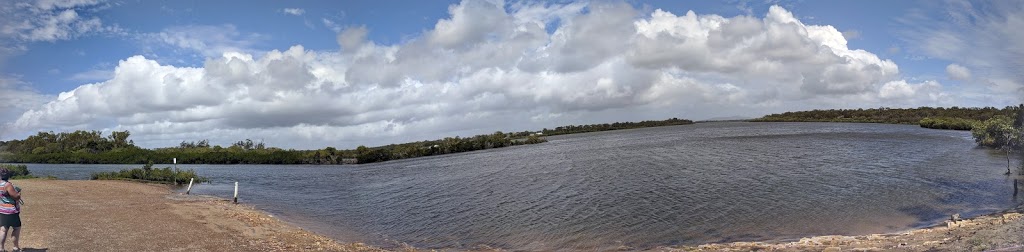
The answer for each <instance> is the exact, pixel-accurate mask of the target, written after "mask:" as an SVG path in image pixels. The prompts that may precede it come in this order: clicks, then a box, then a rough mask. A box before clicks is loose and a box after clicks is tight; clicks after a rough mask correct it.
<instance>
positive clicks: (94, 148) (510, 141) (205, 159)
mask: <svg viewBox="0 0 1024 252" xmlns="http://www.w3.org/2000/svg"><path fill="white" fill-rule="evenodd" d="M692 123H693V122H692V121H690V120H685V119H677V118H672V119H668V120H663V121H642V122H617V123H611V124H592V125H569V126H562V127H557V128H555V129H543V130H541V131H522V132H512V133H504V132H501V131H498V132H495V133H493V134H486V135H477V136H473V137H466V138H462V137H458V136H456V137H446V138H443V139H438V140H429V141H419V142H411V143H403V144H390V145H385V146H378V147H366V146H359V147H357V148H355V149H349V150H339V149H335V148H333V147H327V148H324V149H320V150H284V149H280V148H274V147H267V146H266V145H265V144H264V143H262V142H254V141H252V140H249V139H246V140H244V141H238V142H236V143H233V144H232V145H231V146H229V147H221V146H219V145H213V146H211V145H210V143H209V141H207V140H202V141H199V142H185V141H182V142H181V144H179V145H178V146H177V147H170V148H157V149H144V148H140V147H138V146H135V143H134V142H133V141H131V140H129V139H128V137H129V136H130V135H131V134H130V133H129V132H128V131H123V132H118V131H115V132H112V133H111V134H110V135H109V136H103V135H102V134H101V132H99V131H75V132H66V133H63V132H62V133H53V132H39V133H38V134H37V135H34V136H29V137H28V138H26V139H24V140H12V141H7V142H3V141H0V162H12V163H79V164H145V163H148V162H164V163H167V162H170V161H171V160H172V159H174V158H177V160H178V162H179V163H183V164H351V163H373V162H381V161H388V160H396V159H404V158H414V157H423V156H434V155H444V154H450V153H459V152H467V151H475V150H485V149H492V148H502V147H508V146H515V145H524V144H538V143H543V142H546V141H547V140H546V139H545V138H544V136H551V135H562V134H573V133H583V132H594V131H606V130H618V129H633V128H643V127H656V126H668V125H684V124H692Z"/></svg>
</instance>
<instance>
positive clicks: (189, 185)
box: [185, 178, 196, 194]
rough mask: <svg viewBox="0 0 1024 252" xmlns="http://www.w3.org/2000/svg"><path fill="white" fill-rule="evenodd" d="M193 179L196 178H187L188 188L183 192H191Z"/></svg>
mask: <svg viewBox="0 0 1024 252" xmlns="http://www.w3.org/2000/svg"><path fill="white" fill-rule="evenodd" d="M194 180H196V178H190V179H188V189H186V190H185V194H188V193H189V192H192V181H194Z"/></svg>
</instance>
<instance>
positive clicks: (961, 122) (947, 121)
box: [918, 117, 980, 130]
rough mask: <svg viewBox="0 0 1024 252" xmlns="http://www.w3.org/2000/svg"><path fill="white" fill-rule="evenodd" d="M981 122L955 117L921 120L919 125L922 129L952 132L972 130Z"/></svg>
mask: <svg viewBox="0 0 1024 252" xmlns="http://www.w3.org/2000/svg"><path fill="white" fill-rule="evenodd" d="M979 123H980V122H979V121H976V120H971V119H963V118H953V117H928V118H925V119H921V121H920V122H919V123H918V124H919V125H921V127H922V128H929V129H950V130H972V129H974V125H977V124H979Z"/></svg>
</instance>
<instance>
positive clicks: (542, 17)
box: [15, 1, 949, 148]
mask: <svg viewBox="0 0 1024 252" xmlns="http://www.w3.org/2000/svg"><path fill="white" fill-rule="evenodd" d="M449 12H450V15H451V16H450V17H448V18H445V19H442V20H439V21H438V22H437V23H436V25H435V26H434V29H432V30H428V31H425V32H424V33H423V35H422V36H419V37H413V38H410V39H408V40H406V41H405V42H402V43H400V44H394V45H380V44H377V43H375V42H373V41H369V40H367V39H366V36H367V33H368V32H369V29H368V28H366V27H361V26H360V27H349V28H346V29H341V28H340V27H339V29H338V30H337V31H338V32H339V34H338V36H337V40H338V43H339V46H340V48H341V50H339V51H326V52H324V51H320V52H318V51H310V50H306V49H305V48H303V47H302V46H295V47H292V48H290V49H288V50H285V51H276V50H275V51H270V52H258V51H257V52H253V51H252V50H251V49H246V48H249V47H251V45H249V44H234V43H239V42H237V41H240V40H239V39H238V38H243V37H245V36H246V35H243V34H241V33H240V32H238V31H236V30H235V29H234V27H231V26H218V27H186V28H184V29H179V30H173V29H172V30H168V31H165V32H164V33H161V35H160V36H156V37H155V38H159V39H160V40H161V41H164V43H166V44H170V45H175V46H177V47H179V48H187V49H189V50H194V51H198V52H203V55H207V56H208V57H209V58H208V59H207V60H206V61H205V63H204V64H203V65H202V66H198V67H176V66H172V65H167V64H160V63H158V62H157V61H154V60H153V59H152V58H147V57H143V56H135V57H131V58H128V59H125V60H123V61H121V62H120V63H119V64H118V66H117V67H116V68H115V70H114V74H113V77H111V78H109V79H107V80H104V81H100V82H97V83H93V84H88V85H83V86H80V87H78V88H77V89H75V90H72V91H68V92H65V93H62V94H60V96H59V97H58V98H57V99H55V100H52V101H50V102H48V103H47V104H45V105H42V106H38V107H35V108H33V109H32V110H30V111H28V112H26V113H24V115H22V116H21V117H20V118H19V119H18V120H17V121H16V123H15V125H16V126H17V128H19V129H22V130H26V131H27V130H28V129H37V128H56V129H60V128H67V127H88V128H94V129H100V128H101V129H117V130H131V131H132V132H133V136H136V138H135V140H136V142H138V143H140V144H143V145H148V146H167V145H173V144H176V143H178V142H180V141H181V140H189V139H193V140H197V139H206V138H209V139H210V140H212V141H214V142H215V143H218V142H219V143H229V142H233V141H237V140H239V139H244V138H253V139H255V138H264V139H266V140H267V142H269V143H271V144H272V145H276V146H284V147H296V148H317V147H322V146H338V147H352V146H354V145H358V144H367V145H377V144H386V143H393V142H402V141H410V140H423V139H430V138H438V137H443V136H450V135H457V134H458V135H463V136H465V135H466V134H477V133H488V132H492V131H494V130H527V129H537V128H542V127H552V126H558V125H564V124H578V123H585V122H603V121H608V120H615V121H622V120H642V119H653V118H669V117H684V118H694V119H700V118H708V117H714V116H721V115H722V114H718V113H728V115H741V116H758V115H761V114H763V113H766V112H777V111H779V110H788V109H794V108H795V109H806V108H808V107H809V106H813V107H839V106H845V107H849V106H860V107H874V106H877V104H878V103H879V102H890V103H895V102H899V103H900V104H906V105H908V106H914V105H920V104H933V103H940V102H943V101H945V100H948V99H949V98H948V95H946V94H945V93H944V91H943V90H942V86H941V85H939V84H938V83H936V82H922V83H907V82H906V81H904V80H901V79H900V76H899V68H898V67H897V66H896V64H895V63H893V62H892V61H890V60H883V59H880V58H879V57H878V56H877V55H875V54H873V53H870V52H867V51H864V50H857V49H850V48H848V47H847V45H846V38H844V36H843V35H842V33H840V32H839V31H838V30H836V29H835V28H833V27H831V26H816V25H806V24H803V23H802V22H801V21H800V20H798V19H797V18H795V17H794V15H793V14H792V13H790V12H789V11H787V10H785V9H783V8H781V7H777V6H776V7H772V8H770V10H769V13H768V14H767V15H766V17H764V18H756V17H751V16H738V17H731V18H726V17H721V16H717V15H697V14H696V13H693V12H689V13H686V14H684V15H676V14H674V13H670V12H667V11H663V10H655V11H653V12H652V13H646V14H645V13H643V12H642V11H641V10H637V9H634V8H633V7H632V6H630V5H628V4H622V3H594V4H585V3H572V4H564V5H561V4H531V3H516V4H512V5H510V6H506V5H505V4H503V3H492V2H481V1H466V2H463V3H462V4H459V5H454V6H451V7H450V8H449ZM326 24H328V23H327V22H325V25H326ZM549 31H552V32H549ZM225 34H226V35H225ZM217 36H222V37H220V38H218V37H217ZM217 41H221V43H219V42H217Z"/></svg>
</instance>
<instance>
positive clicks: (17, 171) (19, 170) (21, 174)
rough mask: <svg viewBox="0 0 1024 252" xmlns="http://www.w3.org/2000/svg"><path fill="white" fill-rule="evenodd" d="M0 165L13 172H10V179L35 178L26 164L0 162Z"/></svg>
mask: <svg viewBox="0 0 1024 252" xmlns="http://www.w3.org/2000/svg"><path fill="white" fill-rule="evenodd" d="M0 167H2V168H7V170H8V171H11V172H12V173H13V174H11V179H27V178H35V176H32V173H31V172H29V171H28V166H26V165H13V164H0Z"/></svg>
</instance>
